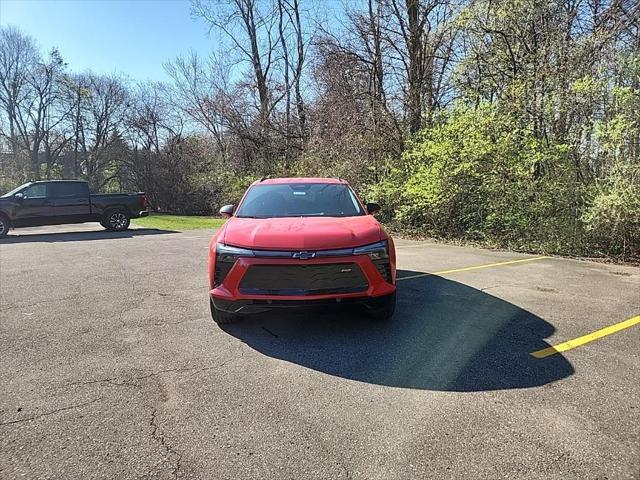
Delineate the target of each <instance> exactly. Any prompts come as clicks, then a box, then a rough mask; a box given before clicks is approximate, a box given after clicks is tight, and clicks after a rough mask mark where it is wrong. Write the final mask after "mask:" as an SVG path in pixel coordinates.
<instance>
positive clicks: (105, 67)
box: [0, 0, 216, 80]
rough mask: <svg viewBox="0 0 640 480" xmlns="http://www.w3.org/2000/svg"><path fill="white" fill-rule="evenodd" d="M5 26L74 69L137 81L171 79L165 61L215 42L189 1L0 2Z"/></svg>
mask: <svg viewBox="0 0 640 480" xmlns="http://www.w3.org/2000/svg"><path fill="white" fill-rule="evenodd" d="M0 25H3V26H5V25H14V26H16V27H18V28H19V29H20V30H22V31H23V32H25V33H28V34H29V35H31V36H32V37H33V38H34V39H35V40H36V42H37V43H38V45H39V46H40V47H41V49H42V51H43V52H46V51H47V50H49V49H51V48H52V47H57V48H58V49H59V50H60V53H61V54H62V57H63V58H64V60H65V61H66V62H67V63H68V64H69V68H70V69H71V70H73V71H77V72H81V71H84V70H88V69H90V70H93V71H94V72H96V73H101V74H109V73H122V74H126V75H128V76H129V77H130V78H132V79H134V80H148V79H150V80H166V79H167V76H166V74H165V73H164V69H163V67H162V64H163V63H164V62H166V61H167V60H170V59H173V58H175V57H176V56H178V55H180V54H184V53H187V52H188V51H189V50H193V51H196V52H198V53H199V54H203V55H206V54H208V53H209V52H210V51H211V50H212V49H213V46H214V43H213V42H215V41H216V36H212V37H211V38H209V36H208V33H207V27H206V25H205V24H204V22H202V21H199V20H193V19H192V18H191V15H190V3H189V1H188V0H154V1H152V0H136V1H125V0H92V1H82V0H75V1H69V0H0Z"/></svg>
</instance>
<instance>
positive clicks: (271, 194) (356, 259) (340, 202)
mask: <svg viewBox="0 0 640 480" xmlns="http://www.w3.org/2000/svg"><path fill="white" fill-rule="evenodd" d="M379 208H380V207H379V206H378V205H376V204H375V203H370V204H367V205H366V208H365V206H364V205H363V204H362V203H361V202H360V200H359V199H358V197H357V196H356V195H355V193H354V192H353V190H352V189H351V187H350V186H349V184H348V183H347V182H345V181H344V180H340V179H333V178H276V179H267V180H264V179H263V180H260V181H257V182H254V183H253V184H252V185H251V186H250V187H249V189H248V190H247V191H246V192H245V194H244V196H243V197H242V200H241V201H240V204H239V205H238V206H237V207H236V206H234V205H227V206H225V207H222V208H221V209H220V213H221V214H222V215H223V216H225V217H228V218H229V219H228V220H227V221H226V223H225V224H224V226H223V227H222V228H221V229H220V230H219V231H218V232H217V233H216V234H215V235H214V236H213V238H212V239H211V244H210V246H209V283H210V287H211V289H210V291H209V296H210V303H211V316H212V317H213V319H214V320H215V321H216V322H217V323H219V324H223V323H230V322H232V321H233V320H234V319H235V318H236V317H237V315H238V314H243V313H257V312H262V311H265V310H267V309H271V308H274V307H293V306H311V305H315V304H318V305H327V304H329V305H336V304H347V303H358V304H362V305H363V306H364V307H365V308H366V309H367V310H368V311H369V312H370V313H371V314H372V315H373V316H374V317H376V318H381V319H387V318H389V317H391V316H392V315H393V312H394V309H395V304H396V286H395V282H396V254H395V248H394V245H393V240H392V239H391V237H390V236H389V235H388V234H387V233H386V232H385V231H384V229H383V228H382V227H381V226H380V224H379V223H378V222H377V221H376V219H375V218H374V217H373V215H372V214H373V213H374V212H376V211H378V210H379Z"/></svg>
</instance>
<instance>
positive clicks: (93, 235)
mask: <svg viewBox="0 0 640 480" xmlns="http://www.w3.org/2000/svg"><path fill="white" fill-rule="evenodd" d="M167 233H179V232H176V231H174V230H158V229H156V228H135V229H132V230H125V231H124V232H110V231H108V230H103V231H95V230H93V231H87V232H78V231H73V232H54V233H28V234H23V235H20V234H17V235H16V234H14V233H12V234H9V235H7V236H6V237H4V238H1V239H0V244H8V243H55V242H80V241H85V240H110V239H114V238H132V237H141V236H145V235H162V234H167Z"/></svg>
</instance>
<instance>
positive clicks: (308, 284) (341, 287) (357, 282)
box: [240, 263, 369, 295]
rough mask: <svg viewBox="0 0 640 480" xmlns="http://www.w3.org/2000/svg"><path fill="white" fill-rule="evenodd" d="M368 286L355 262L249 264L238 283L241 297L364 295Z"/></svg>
mask: <svg viewBox="0 0 640 480" xmlns="http://www.w3.org/2000/svg"><path fill="white" fill-rule="evenodd" d="M368 287H369V284H368V282H367V279H366V278H365V276H364V274H363V273H362V270H361V269H360V267H359V266H358V265H357V264H355V263H331V264H314V265H253V266H251V267H249V269H248V270H247V272H246V273H245V274H244V277H243V278H242V281H241V282H240V293H242V294H244V295H326V294H333V293H355V292H364V291H365V290H367V288H368Z"/></svg>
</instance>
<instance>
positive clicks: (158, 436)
mask: <svg viewBox="0 0 640 480" xmlns="http://www.w3.org/2000/svg"><path fill="white" fill-rule="evenodd" d="M157 413H158V409H157V408H154V409H153V411H152V412H151V422H150V423H149V425H150V426H151V437H152V438H153V439H154V440H155V441H156V442H158V443H159V444H160V445H161V446H162V448H164V450H165V451H166V452H167V456H169V457H170V456H176V457H177V459H176V461H175V464H174V465H173V467H172V469H171V473H172V474H173V478H178V473H179V472H180V467H181V466H182V454H181V453H179V452H177V451H176V450H175V449H174V448H173V447H172V446H171V445H169V444H168V443H167V441H166V439H165V437H164V434H163V433H162V432H160V433H159V432H158V424H157V423H156V418H157ZM149 473H151V472H149Z"/></svg>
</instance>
